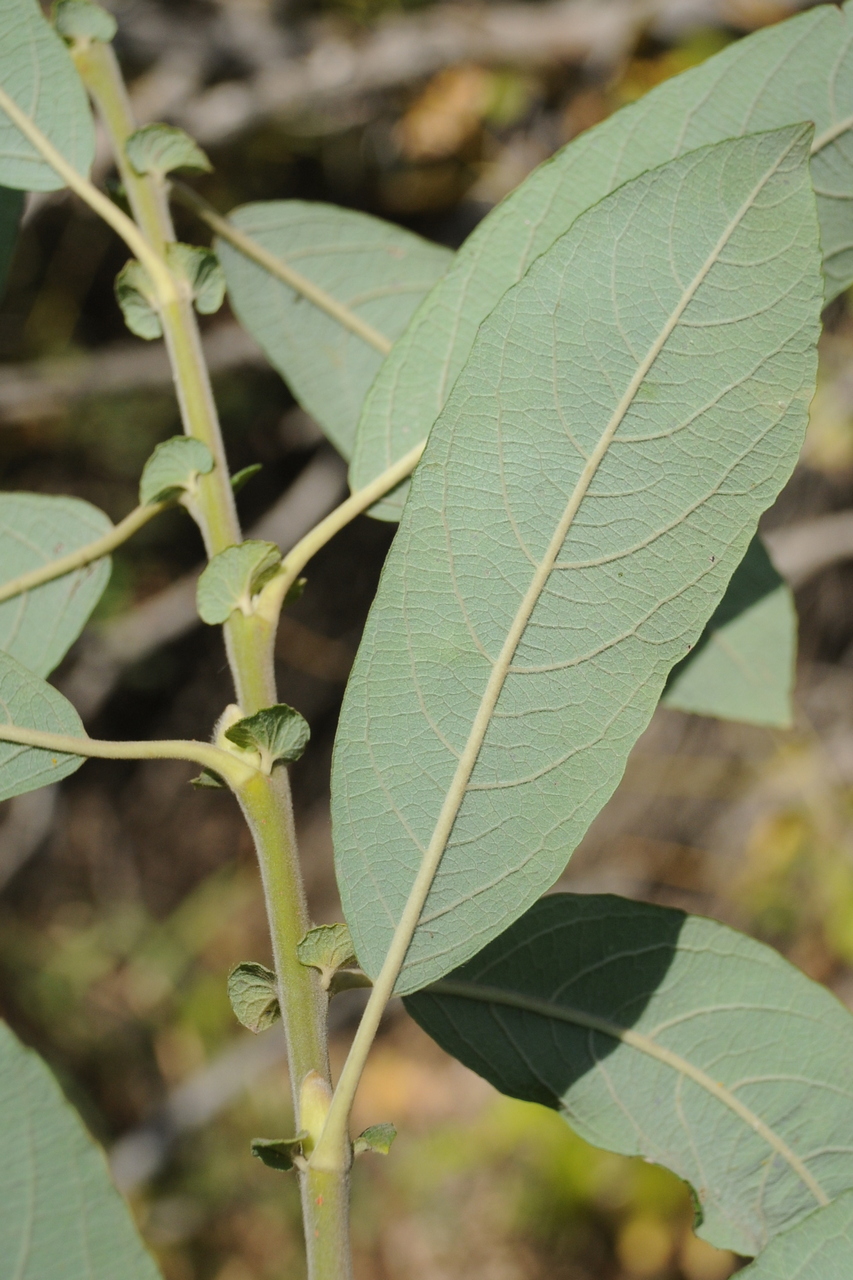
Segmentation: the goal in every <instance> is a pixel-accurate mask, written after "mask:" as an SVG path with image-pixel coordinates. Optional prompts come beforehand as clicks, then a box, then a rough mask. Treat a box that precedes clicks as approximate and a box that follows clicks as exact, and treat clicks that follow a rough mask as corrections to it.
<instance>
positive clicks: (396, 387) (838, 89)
mask: <svg viewBox="0 0 853 1280" xmlns="http://www.w3.org/2000/svg"><path fill="white" fill-rule="evenodd" d="M800 120H812V121H814V123H815V129H816V132H815V143H814V145H815V147H816V150H815V154H814V156H813V159H812V176H813V180H814V184H815V187H816V188H817V191H818V213H819V217H820V224H821V237H822V241H823V252H824V271H825V273H826V289H827V299H830V298H833V297H835V295H836V294H838V293H840V292H841V290H842V289H844V288H846V287H847V285H848V284H850V283H851V281H853V134H851V130H853V9H852V8H851V5H850V4H849V3H848V4H847V5H845V7H844V9H843V10H842V11H839V10H838V9H836V8H834V7H832V6H829V5H823V6H821V7H820V8H817V9H812V10H811V11H810V12H808V13H804V14H801V15H799V16H797V17H795V18H792V19H790V20H789V21H787V22H783V23H780V24H779V25H777V26H774V27H769V28H767V29H765V30H763V31H759V32H757V33H756V34H755V35H752V36H749V37H748V38H747V39H745V40H740V41H738V42H737V43H736V44H733V45H731V46H730V47H729V48H727V49H725V50H724V51H723V52H722V53H719V54H717V55H716V57H714V58H711V59H709V61H708V62H706V63H704V64H703V65H702V66H700V67H696V68H694V69H692V70H690V71H686V72H684V73H683V74H682V75H680V76H677V77H675V78H674V79H672V80H668V81H666V82H665V83H664V84H662V85H660V86H659V87H658V88H656V89H654V90H653V91H652V92H651V93H649V94H647V96H646V97H644V98H642V99H641V100H640V101H639V102H637V103H635V104H633V105H632V106H630V107H626V108H624V109H623V110H622V111H619V112H617V113H616V114H615V115H613V116H611V117H610V118H609V119H608V120H605V121H604V123H603V124H600V125H598V126H596V128H594V129H590V130H589V131H588V132H587V133H584V134H583V135H582V136H581V137H580V138H578V139H576V140H575V141H574V142H572V143H570V144H569V146H567V147H566V148H564V150H563V151H561V152H559V153H558V154H557V155H556V156H554V157H553V159H551V160H549V161H547V162H546V163H545V164H544V165H542V166H541V167H540V168H539V169H537V170H536V171H535V172H534V173H533V174H531V176H530V177H529V178H528V179H527V180H526V181H525V182H524V183H522V185H521V186H520V187H519V188H518V189H517V190H516V191H514V192H513V194H512V195H511V196H509V197H508V199H506V200H504V201H503V202H502V203H501V204H499V205H498V206H497V208H496V209H494V210H493V211H492V212H491V213H490V214H489V216H488V217H487V218H485V219H484V220H483V222H481V223H480V225H479V226H478V227H477V229H476V231H475V232H474V233H473V235H471V236H470V237H469V238H468V240H466V242H465V244H464V245H463V246H462V248H461V249H460V250H459V252H458V254H457V255H456V259H455V261H454V263H453V266H452V267H451V269H450V270H449V271H448V273H447V275H446V276H445V277H444V279H443V280H442V281H441V282H440V283H439V284H438V285H437V286H436V287H435V289H433V291H432V293H431V294H430V295H429V297H428V298H427V299H426V301H425V302H424V304H423V306H422V307H421V308H420V310H419V312H418V314H417V315H416V316H415V317H414V319H413V321H412V324H411V325H410V326H409V328H408V330H407V331H406V334H405V335H404V337H403V338H402V339H401V340H400V342H398V343H397V345H396V346H395V348H394V350H393V351H392V353H391V355H390V356H389V357H388V360H387V361H386V363H385V364H384V366H383V367H382V369H381V371H380V373H379V375H378V376H377V378H376V381H375V383H374V384H373V386H372V388H371V390H370V393H369V395H368V397H367V400H366V402H365V406H364V412H363V415H362V420H361V422H360V424H359V429H358V434H357V437H356V444H355V448H354V454H353V462H352V467H351V469H350V483H351V487H352V488H353V489H359V488H361V487H362V486H363V485H365V484H367V483H368V482H369V481H370V480H372V479H373V478H374V477H375V476H377V475H379V473H380V472H381V471H384V470H385V468H386V467H388V466H390V465H391V463H392V462H395V461H396V460H397V459H398V458H401V457H402V456H403V454H404V453H406V452H407V451H408V450H409V449H411V448H412V446H413V445H415V444H417V442H418V441H419V440H423V439H424V437H425V436H426V435H427V433H428V431H429V430H430V428H431V426H432V424H433V422H434V421H435V419H436V418H437V417H438V414H439V413H440V411H441V409H442V407H443V405H444V403H445V401H446V399H447V396H448V395H449V393H450V390H451V388H452V387H453V384H454V382H455V381H456V378H457V376H458V374H459V370H460V369H461V368H462V366H463V365H464V363H465V361H466V359H467V358H468V353H469V352H470V350H471V346H472V343H473V341H474V337H475V335H476V333H477V329H478V328H479V326H480V324H481V323H482V321H483V320H484V319H485V318H486V316H487V315H488V314H489V312H490V311H491V310H492V308H493V307H494V306H495V304H496V303H497V302H498V300H499V299H500V298H501V296H502V295H503V294H504V293H505V291H506V290H507V289H509V288H510V287H511V285H513V284H515V282H516V281H517V280H519V279H520V278H521V277H522V276H523V275H524V273H525V271H526V270H527V268H528V267H529V266H530V264H531V262H533V261H534V260H535V259H536V258H538V257H539V255H540V254H541V253H544V252H545V250H546V249H548V248H549V247H550V246H551V245H552V244H553V243H554V241H555V240H556V239H557V237H558V236H560V235H562V234H563V233H564V232H565V231H566V230H567V228H568V227H569V226H571V224H572V223H573V222H574V220H575V218H577V217H578V215H579V214H581V213H582V212H583V211H584V210H585V209H589V208H590V207H591V206H592V205H593V204H595V203H596V201H598V200H600V199H602V197H603V196H606V195H607V194H608V192H610V191H613V190H615V188H616V187H618V186H620V185H621V184H622V183H623V182H627V181H628V180H629V179H631V178H634V177H636V176H637V175H638V174H640V173H642V172H643V171H644V170H646V169H651V168H653V167H655V166H657V165H661V164H664V163H665V162H666V161H667V160H671V159H672V158H673V157H675V156H677V155H680V154H683V153H684V152H688V151H693V150H695V149H696V148H697V147H701V146H704V145H705V144H707V143H713V142H720V141H722V140H723V139H725V138H729V137H733V136H735V135H737V134H741V133H754V132H757V131H759V130H762V129H777V128H781V127H782V126H784V125H790V124H794V123H796V122H798V121H800ZM836 131H837V132H836ZM407 490H408V484H407V483H406V484H404V485H402V486H400V488H399V489H398V490H397V491H396V492H395V493H394V494H393V495H390V496H389V497H388V498H386V499H384V500H383V502H382V503H380V504H377V506H376V507H374V508H372V511H371V514H373V515H378V516H381V517H382V518H383V519H386V520H399V518H400V511H401V510H402V504H403V501H404V500H405V494H406V492H407Z"/></svg>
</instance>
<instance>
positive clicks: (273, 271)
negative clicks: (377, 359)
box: [172, 181, 394, 356]
mask: <svg viewBox="0 0 853 1280" xmlns="http://www.w3.org/2000/svg"><path fill="white" fill-rule="evenodd" d="M172 192H173V194H174V195H175V197H176V198H177V199H178V200H180V202H181V204H183V205H186V206H187V208H189V209H192V211H193V212H194V213H195V214H197V216H198V217H199V218H201V220H202V222H206V223H207V225H208V226H209V227H210V229H211V230H212V231H215V232H216V234H217V235H218V236H219V237H220V238H221V239H222V240H227V241H228V243H229V244H230V245H233V247H234V248H235V249H238V250H239V251H240V253H242V254H243V255H244V257H246V258H250V259H251V261H252V262H256V263H257V264H258V266H259V267H263V268H264V270H265V271H268V272H269V273H270V275H271V276H275V277H276V279H277V280H281V282H282V284H286V285H288V286H289V287H290V288H291V289H293V291H294V292H295V293H298V294H301V296H302V297H303V298H306V299H307V300H308V302H311V303H313V304H314V306H315V307H317V308H319V310H320V311H325V312H326V314H327V315H328V316H331V317H332V319H333V320H337V322H338V324H339V325H341V326H342V327H343V328H344V329H348V330H349V331H350V333H354V334H355V335H356V337H358V338H361V339H362V341H363V342H366V343H367V344H368V346H371V347H373V349H374V350H375V351H378V352H379V354H380V355H383V356H387V354H388V352H389V351H390V350H391V347H392V346H393V345H394V344H393V343H392V341H391V339H390V338H386V337H385V334H384V333H380V332H379V330H378V329H374V327H373V325H372V324H369V323H368V322H367V320H362V318H361V316H360V315H358V314H357V313H356V312H355V311H352V310H351V309H350V308H349V307H348V306H346V305H345V304H344V303H343V302H339V301H338V299H337V298H335V297H333V296H332V294H330V293H327V292H326V290H325V289H321V288H320V286H319V285H317V284H315V283H314V281H313V280H309V278H308V276H304V275H303V274H302V272H301V271H297V270H296V268H295V267H291V266H290V264H289V263H288V262H285V261H284V259H283V258H278V257H276V255H275V254H274V253H270V251H269V249H265V248H264V246H263V245H262V244H258V242H257V240H253V239H252V237H251V236H247V235H246V233H245V231H241V230H240V229H239V228H238V227H235V226H234V224H233V223H232V222H229V221H228V219H227V218H223V217H222V215H221V214H219V213H217V212H216V210H215V209H214V208H213V207H212V206H211V205H209V204H208V203H207V201H206V200H205V199H203V197H202V196H200V195H198V193H197V192H195V191H193V189H192V187H187V186H185V185H184V183H183V182H174V181H173V183H172Z"/></svg>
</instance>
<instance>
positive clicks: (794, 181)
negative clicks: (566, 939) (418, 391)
mask: <svg viewBox="0 0 853 1280" xmlns="http://www.w3.org/2000/svg"><path fill="white" fill-rule="evenodd" d="M809 140H810V131H808V130H807V129H804V127H803V126H800V127H798V128H796V129H785V130H782V131H779V132H776V133H771V134H760V135H753V136H751V137H747V138H743V139H737V140H733V141H731V142H725V143H720V144H718V145H717V146H715V147H708V148H704V149H702V150H701V151H698V152H694V153H692V154H691V155H688V156H683V157H681V158H679V159H678V160H674V161H672V162H671V163H670V164H668V165H666V166H664V167H663V168H661V169H659V170H656V171H653V172H651V173H649V174H645V175H643V176H642V177H640V178H637V179H635V180H634V181H633V182H631V183H628V184H627V185H626V186H624V187H622V188H621V189H620V190H619V191H616V192H614V193H613V195H611V196H608V197H607V199H606V200H604V201H602V202H601V204H599V205H597V206H596V207H595V208H594V209H592V210H590V211H589V213H587V214H585V215H584V216H583V217H582V218H580V219H578V221H577V222H576V223H575V225H574V226H573V227H572V229H571V230H570V231H569V232H568V233H567V234H566V235H565V236H564V237H563V238H562V239H561V240H559V241H558V242H557V244H556V245H555V246H554V248H553V249H551V250H550V251H549V252H548V253H546V254H545V255H543V257H542V258H540V259H539V260H538V262H537V263H536V264H535V265H534V267H532V268H531V270H530V272H529V273H528V275H527V276H526V277H525V279H524V280H523V281H521V283H520V284H518V285H517V286H516V287H515V288H514V289H512V290H511V291H510V292H509V293H508V294H507V295H506V296H505V297H504V298H503V299H502V301H501V302H500V304H499V305H498V307H497V308H496V309H495V311H494V312H493V313H492V315H491V316H490V317H489V319H488V320H487V321H486V322H485V323H484V325H483V326H482V328H481V330H480V333H479V335H478V338H477V341H476V343H475V345H474V349H473V351H472V353H471V357H470V359H469V361H468V364H467V366H466V368H465V369H464V371H463V373H462V374H461V375H460V377H459V379H458V381H457V383H456V386H455V388H454V390H453V394H452V395H451V397H450V400H449V401H448V404H447V407H446V409H445V410H444V412H443V413H442V415H441V417H440V419H439V421H438V422H437V423H436V425H435V427H434V428H433V431H432V433H431V435H430V439H429V442H428V444H427V449H426V453H425V455H424V459H423V462H422V463H421V465H420V466H419V468H418V470H417V472H416V473H415V487H414V489H413V501H412V502H411V503H410V504H409V505H408V506H407V509H406V514H405V517H404V519H403V522H402V523H401V526H400V531H399V533H398V534H397V538H396V540H395V542H394V545H393V547H392V549H391V553H390V555H389V557H388V560H387V562H386V565H385V568H384V570H383V575H382V579H381V582H380V586H379V591H378V594H377V597H376V600H375V602H374V605H373V608H372V610H371V613H370V616H369V618H368V622H367V627H366V629H365V634H364V639H363V641H362V644H361V648H360V650H359V653H358V655H357V658H356V662H355V666H354V669H353V672H352V675H351V677H350V683H349V686H348V689H347V692H346V696H345V699H344V706H343V709H342V713H341V720H340V727H339V730H338V746H337V749H336V752H335V759H334V765H333V822H334V837H335V845H336V858H337V869H338V882H339V884H340V886H341V894H342V899H343V905H344V914H345V917H346V919H347V922H348V924H349V926H350V929H351V930H352V935H353V940H354V942H355V946H356V952H357V955H358V958H359V961H360V962H361V965H362V968H363V969H364V970H365V971H366V972H367V973H368V974H369V976H370V977H372V978H374V979H375V978H376V975H377V972H378V971H379V969H380V966H381V964H382V961H383V958H384V957H385V954H386V952H387V950H388V947H389V943H390V941H391V937H392V934H393V932H394V929H395V926H396V924H397V921H399V920H400V918H401V915H402V913H403V910H404V907H405V904H406V902H407V901H408V900H409V897H410V894H412V893H413V887H414V886H415V884H416V882H417V884H418V886H419V888H418V890H417V892H418V894H419V895H420V893H421V887H422V888H424V891H425V889H426V886H430V885H431V887H430V888H429V894H428V898H427V900H426V902H425V904H424V906H423V908H422V910H421V914H420V923H419V925H418V927H417V930H416V932H415V935H414V939H413V941H412V944H411V946H410V947H409V948H408V951H407V954H406V959H405V965H404V968H403V971H402V975H401V977H400V979H399V982H398V989H399V992H400V994H405V993H406V992H409V991H412V990H416V989H417V988H418V987H420V986H424V985H426V983H428V982H431V981H432V980H434V979H435V978H437V977H440V976H441V975H442V974H443V973H446V972H447V971H448V970H449V969H451V968H453V967H454V966H455V965H457V964H459V963H460V962H461V961H463V960H465V959H467V958H468V957H469V956H470V955H472V954H473V953H474V952H475V951H476V950H477V949H478V948H479V947H480V946H482V945H483V944H484V943H485V942H487V941H488V939H489V938H490V937H494V936H495V935H496V934H497V933H499V932H500V931H501V929H503V928H505V927H506V925H507V924H508V923H509V922H510V921H511V920H513V919H515V918H516V917H517V916H518V915H520V914H521V912H522V911H524V910H525V909H526V908H527V907H528V906H529V905H530V903H531V902H532V901H533V900H534V899H535V898H536V897H538V896H539V894H541V893H542V892H543V890H545V889H546V888H547V887H548V886H549V885H550V884H552V883H553V881H554V880H555V879H556V877H557V876H558V875H559V873H560V872H561V871H562V869H563V868H564V866H565V864H566V862H567V860H568V859H569V857H570V856H571V853H572V851H573V849H574V848H575V847H576V845H577V844H578V841H579V840H580V839H581V837H582V836H583V834H584V832H585V831H586V828H587V826H588V825H589V823H590V822H591V820H592V819H593V817H594V816H595V815H596V814H597V813H598V811H599V809H600V808H601V807H602V805H603V804H604V803H605V801H606V800H607V798H608V797H609V795H610V794H611V792H612V791H613V789H614V787H615V786H616V784H617V782H618V781H619V778H620V777H621V775H622V771H623V769H624V767H625V762H626V759H627V755H628V752H629V750H630V748H631V746H632V744H633V743H634V741H635V740H636V738H637V737H638V736H639V735H640V733H641V732H642V731H643V729H644V728H645V726H646V724H647V723H648V721H649V718H650V716H651V714H652V712H653V710H654V707H655V705H656V703H657V701H658V699H659V697H660V695H661V692H662V690H663V686H664V682H665V680H666V676H667V674H668V672H669V669H670V667H672V666H673V665H674V664H675V662H676V661H678V659H679V658H681V657H683V656H684V655H685V654H686V653H687V652H688V651H689V650H690V649H691V648H692V646H693V645H694V644H695V643H696V641H697V640H698V638H699V636H700V634H701V632H702V629H703V627H704V625H705V623H706V621H707V619H708V617H709V615H710V614H711V613H712V611H713V609H714V608H715V606H716V604H717V603H718V601H719V600H720V598H721V596H722V594H723V591H724V589H725V586H726V583H727V581H728V579H729V577H730V576H731V574H732V573H733V571H734V569H735V568H736V566H737V564H738V563H739V562H740V560H741V559H742V558H743V555H744V553H745V551H746V548H747V545H748V543H749V541H750V539H751V537H752V535H753V533H754V531H755V526H756V522H757V520H758V516H759V515H760V513H761V512H762V510H763V509H764V508H766V507H767V506H768V505H769V504H770V503H771V502H772V501H773V499H774V498H775V496H776V494H777V492H778V490H779V489H780V488H781V486H782V484H783V483H784V482H785V480H786V478H787V476H788V475H789V474H790V472H791V470H792V468H793V466H794V463H795V461H796V458H797V455H798V452H799V449H800V445H801V443H802V439H803V434H804V431H805V426H806V420H807V407H808V404H809V401H810V399H811V396H812V392H813V386H814V374H815V349H814V346H815V341H816V338H817V334H818V328H819V316H820V309H821V304H822V282H821V278H820V256H819V252H818V243H817V225H816V219H815V214H814V197H813V194H812V191H811V187H810V183H809V173H808V163H807V162H808V148H809ZM415 497H416V500H415Z"/></svg>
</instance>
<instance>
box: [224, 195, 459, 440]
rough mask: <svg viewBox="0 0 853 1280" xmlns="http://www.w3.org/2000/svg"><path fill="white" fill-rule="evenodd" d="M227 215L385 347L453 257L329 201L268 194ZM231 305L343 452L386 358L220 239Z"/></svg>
mask: <svg viewBox="0 0 853 1280" xmlns="http://www.w3.org/2000/svg"><path fill="white" fill-rule="evenodd" d="M229 221H230V222H232V223H233V224H234V226H235V227H237V228H238V229H239V230H240V231H242V232H245V233H246V234H247V235H249V236H251V237H252V239H253V240H256V241H257V242H258V243H259V244H260V245H262V246H263V248H264V249H266V250H268V251H269V252H270V253H272V254H274V255H276V257H278V258H282V259H284V260H285V261H286V262H287V263H288V265H289V266H291V267H293V268H295V269H296V270H297V271H298V272H300V273H301V274H302V275H303V276H307V277H308V278H309V279H310V280H311V281H312V282H313V283H314V284H315V285H319V286H320V287H321V288H322V289H323V290H324V291H325V292H326V293H328V294H331V295H332V297H333V298H334V299H335V300H336V301H337V302H339V303H343V304H344V305H345V306H346V307H348V308H350V309H351V310H352V311H353V312H354V313H355V314H356V315H357V316H358V317H359V318H360V319H361V320H363V321H366V322H367V323H368V324H369V325H370V326H371V327H372V328H373V329H374V330H377V331H378V333H379V335H380V337H384V338H385V339H386V340H387V343H388V345H389V346H390V343H391V342H393V341H394V339H395V338H397V337H398V336H399V335H400V334H401V333H402V332H403V330H404V329H405V327H406V325H407V324H408V322H409V319H410V317H411V315H412V312H413V311H414V310H415V308H416V307H417V305H418V303H419V302H420V301H421V299H422V298H423V297H424V295H425V294H426V293H427V292H428V290H429V289H431V288H432V286H433V285H434V284H435V282H436V280H438V279H439V277H440V276H441V275H442V274H443V273H444V271H446V270H447V267H448V264H449V263H450V261H451V257H452V255H451V254H450V252H449V251H448V250H447V249H443V248H441V247H440V246H439V245H435V244H430V243H429V242H428V241H427V240H422V239H421V238H420V236H416V235H413V234H412V233H411V232H410V231H404V230H402V228H400V227H395V226H393V225H391V224H390V223H387V222H382V221H381V220H380V219H379V218H372V217H369V216H368V215H367V214H364V213H354V212H353V211H352V210H349V209H338V208H336V207H334V206H332V205H327V204H309V203H306V202H305V201H302V200H270V201H266V202H264V203H261V204H248V205H243V207H242V208H240V209H235V210H234V211H233V212H232V213H231V214H230V215H229ZM216 248H217V251H218V253H219V257H220V260H221V262H222V266H223V267H224V269H225V275H226V277H227V280H228V292H229V295H230V297H231V303H232V306H233V308H234V310H235V312H236V314H237V317H238V319H239V320H240V322H241V324H242V325H243V326H244V328H246V329H248V331H249V333H251V334H252V336H253V337H254V338H256V339H257V341H258V342H259V343H260V345H261V347H262V348H263V350H264V352H265V353H266V355H267V357H268V359H269V361H270V363H271V364H272V365H273V366H274V367H275V368H276V369H277V370H278V372H279V373H280V374H281V376H282V377H283V378H284V379H286V381H287V383H288V385H289V387H290V389H291V391H292V392H293V394H294V396H295V397H296V399H297V400H298V401H299V403H300V404H301V405H302V407H303V408H304V409H305V410H307V412H308V413H310V414H311V416H312V417H313V418H315V419H316V420H317V422H318V423H319V424H320V426H321V427H322V428H323V430H324V431H325V433H326V435H327V436H328V437H329V439H330V440H331V441H332V443H333V444H334V445H335V447H336V448H337V449H338V451H339V452H340V453H342V454H343V456H344V457H349V455H350V452H351V449H352V441H353V436H354V434H355V428H356V423H357V422H358V416H359V413H360V412H361V406H362V402H363V400H364V397H365V394H366V393H367V389H368V387H369V386H370V384H371V382H372V381H373V378H374V376H375V374H376V371H377V369H378V368H379V366H380V364H381V363H382V360H383V358H384V354H385V353H384V351H382V350H378V349H377V347H376V346H373V345H371V344H370V343H368V342H367V341H365V339H364V338H363V337H361V336H358V335H356V334H355V333H353V332H351V331H349V330H348V329H346V328H343V327H342V326H341V324H340V323H339V322H338V321H337V320H335V319H333V318H332V317H331V316H329V315H328V314H327V313H326V312H324V311H322V310H321V309H320V308H318V307H317V306H315V305H314V304H313V303H312V302H309V301H308V300H307V299H306V298H304V297H303V296H302V295H301V294H298V293H296V292H294V290H293V289H291V288H290V287H289V286H288V285H286V284H284V283H282V281H280V280H278V279H276V278H275V277H274V276H272V275H270V274H269V272H267V271H266V270H265V269H264V267H262V266H259V265H258V264H257V263H256V262H253V261H251V260H250V259H249V258H247V257H245V256H244V255H243V254H242V253H240V252H239V250H237V249H235V248H233V247H232V246H231V245H230V244H228V242H227V241H225V240H222V239H219V240H217V242H216Z"/></svg>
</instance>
